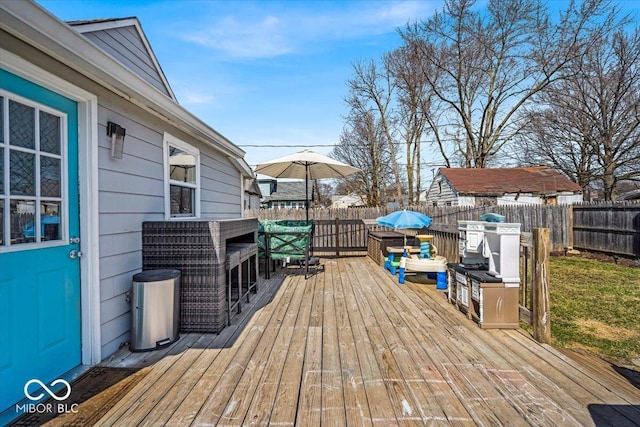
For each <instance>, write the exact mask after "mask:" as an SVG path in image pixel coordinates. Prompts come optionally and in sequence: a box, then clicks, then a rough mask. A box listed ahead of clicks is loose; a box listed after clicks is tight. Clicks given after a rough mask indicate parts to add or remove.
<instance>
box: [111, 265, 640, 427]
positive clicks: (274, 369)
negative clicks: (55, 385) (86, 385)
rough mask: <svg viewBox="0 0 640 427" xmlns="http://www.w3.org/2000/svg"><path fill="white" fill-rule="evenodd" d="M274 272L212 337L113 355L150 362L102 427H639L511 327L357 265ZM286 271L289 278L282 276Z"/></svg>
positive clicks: (428, 288)
mask: <svg viewBox="0 0 640 427" xmlns="http://www.w3.org/2000/svg"><path fill="white" fill-rule="evenodd" d="M322 262H323V264H324V266H325V268H324V271H319V272H317V273H315V274H313V275H312V276H310V277H309V278H308V279H305V278H304V276H303V275H302V274H300V272H293V274H287V275H285V276H283V274H282V272H279V273H276V274H274V275H273V276H272V279H270V280H269V281H262V282H261V284H260V288H259V293H258V295H256V296H254V297H253V301H252V304H251V305H248V306H246V308H245V307H243V310H244V311H243V313H242V314H241V315H238V316H235V317H234V320H233V324H232V325H231V326H230V327H228V328H225V330H223V331H222V332H221V333H220V334H218V335H209V334H196V333H190V334H185V335H184V336H182V337H181V339H180V340H179V341H178V342H177V343H175V344H173V345H171V346H170V347H169V348H166V349H163V350H161V351H155V352H150V353H145V354H140V353H135V354H131V353H129V352H128V351H127V350H126V349H122V350H121V351H120V352H118V353H116V355H114V356H113V357H111V358H110V360H108V361H106V362H105V365H110V366H140V367H142V366H151V367H152V369H151V371H150V373H149V374H148V375H147V376H145V377H144V378H143V379H142V380H141V381H140V383H138V384H137V385H136V386H135V387H134V388H133V389H132V390H131V391H130V392H129V393H128V395H127V396H126V397H125V398H123V399H122V400H121V401H120V402H118V403H117V404H116V405H115V406H114V407H113V408H112V409H111V410H110V411H109V412H108V413H107V414H106V415H105V416H104V417H103V418H102V419H101V420H100V424H101V425H176V426H178V425H179V426H183V425H194V426H199V425H220V426H240V425H247V426H249V425H255V426H268V425H273V426H285V425H299V426H318V425H323V426H324V425H328V426H343V425H347V426H378V425H379V426H383V425H384V426H388V425H403V426H419V425H459V426H474V425H478V426H487V425H509V426H525V425H536V426H537V425H563V426H565V425H566V426H572V425H575V426H582V425H585V426H596V425H597V426H602V425H611V426H614V425H615V426H618V425H620V426H625V425H629V426H633V425H640V424H639V423H640V390H638V389H637V388H635V387H633V386H630V385H629V384H628V383H626V382H625V379H624V378H623V377H621V376H618V377H616V375H615V373H613V374H612V373H611V372H610V371H609V370H607V366H606V363H603V364H602V365H601V366H600V365H599V366H597V367H594V368H592V369H586V368H585V367H584V366H582V365H581V362H583V363H588V360H589V359H588V358H586V357H575V358H570V357H568V356H566V355H565V354H563V353H562V352H560V351H558V350H556V349H554V348H553V347H551V346H548V345H541V344H538V343H536V342H535V341H533V340H532V339H531V338H530V337H529V336H528V335H527V334H526V333H524V332H522V331H519V330H483V329H480V328H478V327H477V325H475V323H473V322H472V321H470V320H469V319H467V317H466V316H465V315H464V314H463V313H461V312H459V311H458V310H457V309H456V308H455V306H453V305H451V304H449V303H448V302H447V301H446V298H445V297H444V294H443V292H442V291H438V290H436V289H435V287H434V286H433V285H420V284H415V283H409V282H407V283H406V284H405V285H399V284H398V283H397V278H396V277H392V276H391V275H390V274H389V273H388V272H386V271H384V270H383V269H382V268H380V267H379V266H378V265H376V264H375V263H374V262H373V261H372V260H370V259H369V258H340V259H323V261H322ZM290 273H292V272H290Z"/></svg>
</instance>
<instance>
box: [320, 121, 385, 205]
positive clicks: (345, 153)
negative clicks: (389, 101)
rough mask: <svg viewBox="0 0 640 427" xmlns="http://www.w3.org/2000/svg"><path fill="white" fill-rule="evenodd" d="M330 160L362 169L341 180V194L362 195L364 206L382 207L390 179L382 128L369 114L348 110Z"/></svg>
mask: <svg viewBox="0 0 640 427" xmlns="http://www.w3.org/2000/svg"><path fill="white" fill-rule="evenodd" d="M331 157H333V158H335V159H337V160H340V161H342V162H344V163H347V164H350V165H352V166H355V167H357V168H359V169H361V170H362V172H359V173H357V174H354V175H352V176H349V177H347V178H345V179H344V180H342V183H341V184H340V186H339V188H340V189H341V190H342V191H347V192H350V193H356V194H358V195H364V198H365V202H366V204H367V206H383V205H384V203H385V202H386V189H387V185H388V182H387V181H388V180H389V179H390V178H391V177H392V167H391V163H392V162H391V153H390V152H389V149H388V145H387V142H386V137H385V133H384V130H383V129H382V125H381V124H380V122H379V121H378V120H376V118H375V116H374V115H373V114H372V113H367V112H365V113H360V112H359V111H352V113H351V117H350V118H349V119H348V120H347V125H346V126H345V129H344V130H343V132H342V134H341V135H340V141H339V143H338V144H337V145H336V146H335V147H334V148H333V150H332V152H331Z"/></svg>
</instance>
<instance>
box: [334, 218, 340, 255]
mask: <svg viewBox="0 0 640 427" xmlns="http://www.w3.org/2000/svg"><path fill="white" fill-rule="evenodd" d="M335 227H336V257H339V256H340V220H339V219H338V217H336V222H335Z"/></svg>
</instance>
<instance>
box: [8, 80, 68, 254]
mask: <svg viewBox="0 0 640 427" xmlns="http://www.w3.org/2000/svg"><path fill="white" fill-rule="evenodd" d="M66 120H67V117H66V115H65V114H64V113H61V112H58V111H55V110H52V109H50V108H48V107H45V106H43V105H41V104H38V103H35V102H33V101H31V100H27V99H25V98H22V97H19V96H17V95H14V94H12V93H9V92H6V91H0V249H2V248H7V247H8V246H17V245H21V247H22V245H25V246H33V245H34V244H39V243H49V244H50V243H54V242H58V243H60V242H61V241H62V240H63V239H64V237H65V233H64V229H63V226H64V224H65V223H66V204H65V199H66V177H65V175H64V173H63V172H64V170H65V168H66V163H65V162H66V158H65V153H66V143H65V141H66V126H67V122H66ZM36 224H39V225H40V226H39V227H38V226H36Z"/></svg>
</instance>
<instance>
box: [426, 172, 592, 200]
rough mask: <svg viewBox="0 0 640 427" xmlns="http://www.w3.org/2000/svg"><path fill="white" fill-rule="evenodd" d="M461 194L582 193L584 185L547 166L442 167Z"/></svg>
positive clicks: (445, 175) (442, 173)
mask: <svg viewBox="0 0 640 427" xmlns="http://www.w3.org/2000/svg"><path fill="white" fill-rule="evenodd" d="M439 173H440V175H442V176H443V177H444V178H446V180H447V181H449V183H450V184H451V186H452V187H453V189H454V190H455V191H456V192H457V193H458V194H471V195H500V194H505V193H530V194H543V195H544V194H555V193H561V192H575V193H578V192H581V191H582V188H581V187H580V186H579V185H578V184H576V183H575V182H573V181H571V180H570V179H569V178H567V177H566V176H564V175H562V174H561V173H559V172H557V171H555V170H553V169H551V168H548V167H546V166H536V167H528V168H491V169H489V168H482V169H480V168H442V169H440V171H439Z"/></svg>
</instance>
